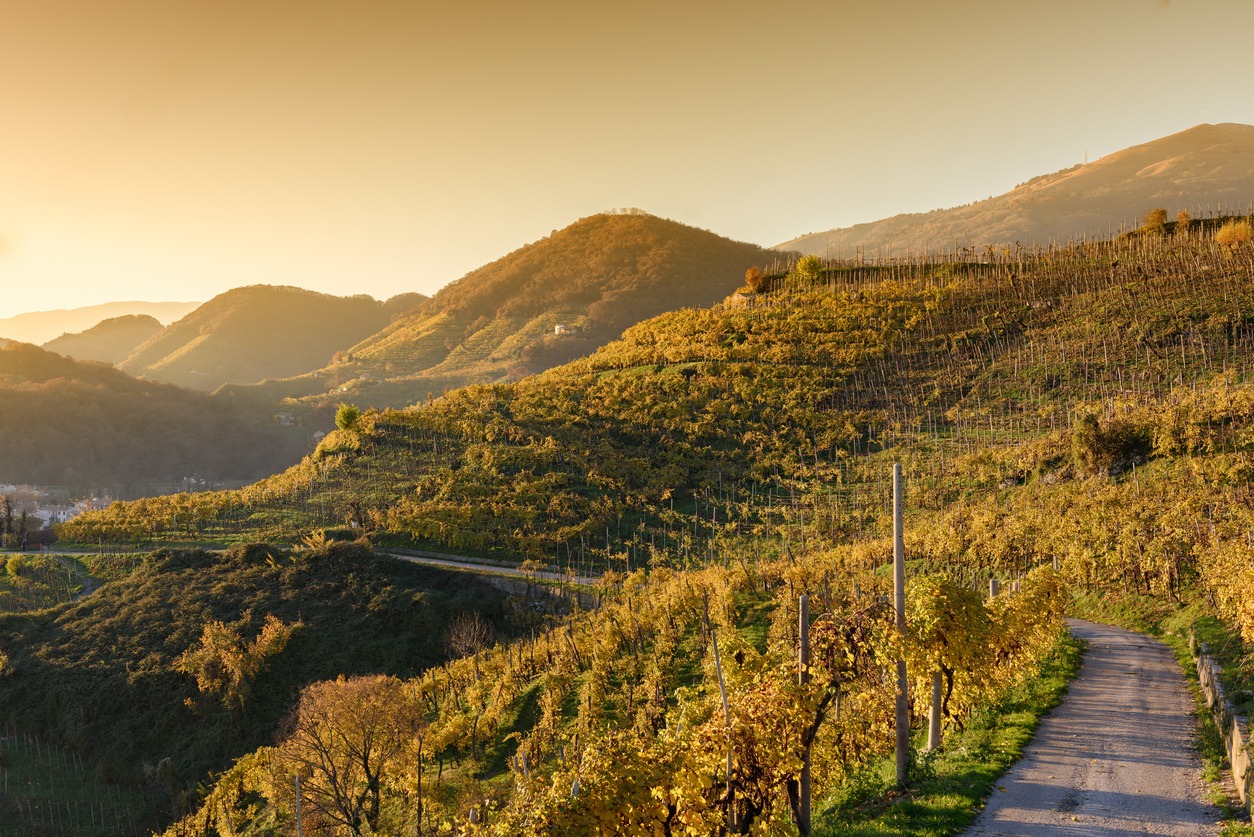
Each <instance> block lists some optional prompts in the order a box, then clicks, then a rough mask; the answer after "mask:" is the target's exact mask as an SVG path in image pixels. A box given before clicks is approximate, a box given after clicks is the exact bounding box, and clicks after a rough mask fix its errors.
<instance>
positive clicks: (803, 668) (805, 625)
mask: <svg viewBox="0 0 1254 837" xmlns="http://www.w3.org/2000/svg"><path fill="white" fill-rule="evenodd" d="M797 610H798V613H799V615H798V617H797V621H798V625H797V635H798V636H799V637H800V638H801V643H800V648H799V653H798V654H797V682H798V683H799V684H801V685H802V686H804V685H806V684H807V683H809V682H810V597H809V596H808V595H806V594H805V593H802V594H801V599H800V600H799V602H798V607H797ZM798 785H799V788H798V790H799V791H800V793H799V794H798V796H799V798H800V804H799V805H798V806H797V831H798V832H799V833H800V834H801V835H802V837H805V835H807V834H809V833H810V747H809V745H807V746H806V750H805V754H804V756H802V761H801V780H800V781H799V782H798Z"/></svg>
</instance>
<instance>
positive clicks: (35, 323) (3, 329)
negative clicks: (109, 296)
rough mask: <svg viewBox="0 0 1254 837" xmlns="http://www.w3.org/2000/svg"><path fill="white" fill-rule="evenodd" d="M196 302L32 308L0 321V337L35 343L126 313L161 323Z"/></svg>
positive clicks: (194, 306) (39, 343)
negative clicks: (24, 312)
mask: <svg viewBox="0 0 1254 837" xmlns="http://www.w3.org/2000/svg"><path fill="white" fill-rule="evenodd" d="M198 305H200V303H199V302H106V303H104V304H101V305H86V306H83V307H82V308H62V309H57V310H55V311H33V312H31V313H28V314H18V315H16V316H13V317H7V318H5V319H2V320H0V338H8V339H9V340H17V341H18V342H21V343H34V344H35V345H36V346H38V345H41V344H43V343H47V342H48V341H49V340H53V339H55V338H57V337H59V336H60V335H62V334H75V333H77V332H80V331H86V330H87V329H89V328H92V327H93V326H96V325H98V324H99V323H101V322H103V321H104V320H108V319H112V318H114V317H125V316H128V315H130V314H146V315H148V316H150V317H154V318H156V319H157V320H160V321H161V322H162V323H172V322H174V321H175V320H177V319H179V318H180V317H182V316H184V315H185V314H188V313H190V312H191V311H193V310H194V309H195V308H196V307H197V306H198Z"/></svg>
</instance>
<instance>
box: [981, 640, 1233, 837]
mask: <svg viewBox="0 0 1254 837" xmlns="http://www.w3.org/2000/svg"><path fill="white" fill-rule="evenodd" d="M1071 630H1072V632H1073V633H1074V634H1075V635H1076V636H1078V637H1080V638H1082V639H1085V640H1087V641H1088V644H1089V646H1088V651H1087V652H1086V653H1085V655H1084V666H1083V668H1082V669H1081V670H1080V674H1079V676H1077V677H1076V679H1075V681H1073V682H1072V684H1071V688H1070V690H1069V691H1068V693H1067V698H1066V700H1065V701H1064V703H1063V704H1062V705H1061V706H1059V707H1058V708H1057V709H1055V710H1054V711H1053V712H1051V713H1050V714H1049V716H1048V717H1046V718H1045V719H1044V720H1043V721H1042V722H1041V726H1040V728H1039V729H1038V730H1037V733H1036V737H1035V738H1034V739H1033V741H1032V743H1031V745H1029V747H1028V748H1027V751H1026V753H1025V755H1024V757H1023V760H1022V761H1020V762H1019V764H1017V765H1016V766H1015V767H1014V768H1013V769H1012V770H1011V771H1010V772H1009V773H1007V774H1006V775H1005V776H1003V777H1002V781H1001V782H999V783H998V789H997V790H995V791H994V792H993V795H992V797H991V798H990V799H989V802H988V807H987V808H986V809H985V810H984V812H983V813H982V814H981V815H980V817H979V818H978V819H977V820H976V821H975V824H974V825H973V826H971V828H970V829H968V830H967V831H966V832H965V833H966V834H968V835H1015V837H1037V835H1042V837H1044V835H1051V837H1052V835H1072V837H1080V835H1084V836H1085V837H1089V835H1092V837H1097V835H1103V837H1106V836H1107V835H1109V836H1110V837H1118V835H1133V834H1136V835H1141V834H1161V835H1173V837H1174V835H1215V834H1218V833H1219V828H1218V826H1217V825H1216V823H1217V822H1218V820H1219V818H1220V813H1219V811H1218V810H1216V809H1215V808H1214V807H1213V806H1211V805H1209V804H1207V803H1206V802H1205V801H1204V798H1203V784H1202V779H1201V772H1202V767H1201V762H1200V761H1199V759H1198V756H1197V752H1196V749H1195V747H1194V743H1193V736H1194V726H1195V722H1194V720H1193V718H1192V716H1191V715H1190V711H1191V709H1192V700H1191V698H1190V697H1189V694H1188V692H1187V690H1186V689H1185V683H1184V678H1183V677H1182V676H1181V674H1180V669H1179V666H1178V665H1177V664H1176V660H1175V657H1173V656H1172V654H1171V652H1170V651H1169V650H1168V649H1167V647H1166V646H1164V645H1162V644H1161V643H1158V642H1156V641H1154V640H1152V639H1150V638H1149V637H1147V636H1145V635H1144V634H1138V633H1134V632H1132V631H1125V630H1121V629H1119V628H1111V627H1108V626H1105V625H1095V624H1093V623H1091V622H1081V621H1078V620H1073V621H1072V622H1071Z"/></svg>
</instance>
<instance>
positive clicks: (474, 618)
mask: <svg viewBox="0 0 1254 837" xmlns="http://www.w3.org/2000/svg"><path fill="white" fill-rule="evenodd" d="M490 642H492V626H491V625H489V624H488V623H487V621H486V620H484V618H483V617H482V616H480V615H479V611H477V610H475V611H471V612H470V613H459V614H458V615H457V616H456V618H454V619H453V621H452V622H450V623H449V626H448V647H449V650H450V651H452V652H453V654H454V655H455V656H458V657H469V656H471V655H474V658H475V680H476V682H477V681H478V680H479V652H480V651H482V650H483V649H484V648H486V647H488V644H489V643H490Z"/></svg>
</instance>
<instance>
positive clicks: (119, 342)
mask: <svg viewBox="0 0 1254 837" xmlns="http://www.w3.org/2000/svg"><path fill="white" fill-rule="evenodd" d="M162 328H164V326H162V325H161V321H160V320H158V319H157V318H156V317H150V316H148V315H147V314H127V315H125V316H122V317H113V318H111V319H108V320H103V321H101V322H100V323H97V324H96V325H94V326H92V327H91V328H89V329H87V330H86V331H80V332H78V333H77V334H62V335H61V336H60V337H58V338H57V339H55V340H49V341H48V342H47V343H45V344H44V346H43V347H44V348H45V349H47V350H48V351H50V352H56V353H57V354H60V355H66V356H68V357H72V358H76V359H78V360H99V361H102V362H104V363H109V364H114V363H120V362H121V361H123V360H125V359H126V358H127V357H128V356H129V355H130V354H131V352H133V351H135V348H136V347H137V346H139V345H140V344H141V343H143V342H144V341H145V340H147V339H148V338H150V337H152V336H153V335H154V334H156V333H157V332H159V331H161V329H162Z"/></svg>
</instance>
